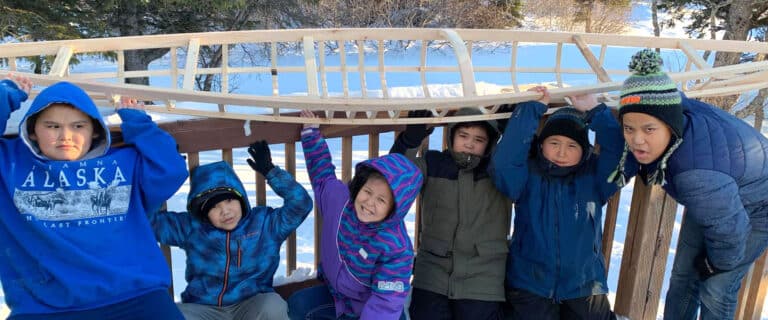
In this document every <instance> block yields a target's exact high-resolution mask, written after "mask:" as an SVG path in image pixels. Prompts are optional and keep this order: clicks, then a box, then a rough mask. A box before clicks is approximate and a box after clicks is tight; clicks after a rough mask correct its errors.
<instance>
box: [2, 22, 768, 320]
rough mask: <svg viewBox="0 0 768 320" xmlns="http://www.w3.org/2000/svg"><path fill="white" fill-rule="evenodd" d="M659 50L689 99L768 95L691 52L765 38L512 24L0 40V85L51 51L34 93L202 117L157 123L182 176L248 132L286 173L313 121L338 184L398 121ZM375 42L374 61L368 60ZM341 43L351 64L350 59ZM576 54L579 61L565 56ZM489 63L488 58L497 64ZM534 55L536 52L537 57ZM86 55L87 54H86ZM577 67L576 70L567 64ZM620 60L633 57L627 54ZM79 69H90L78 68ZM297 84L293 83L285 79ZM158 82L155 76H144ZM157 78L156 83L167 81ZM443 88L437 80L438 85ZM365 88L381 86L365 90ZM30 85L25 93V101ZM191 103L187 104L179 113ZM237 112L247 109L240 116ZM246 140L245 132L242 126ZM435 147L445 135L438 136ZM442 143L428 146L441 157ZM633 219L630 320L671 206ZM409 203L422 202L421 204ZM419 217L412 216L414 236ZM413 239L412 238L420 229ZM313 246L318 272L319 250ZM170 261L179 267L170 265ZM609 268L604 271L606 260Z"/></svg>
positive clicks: (620, 71) (598, 75)
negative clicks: (253, 50)
mask: <svg viewBox="0 0 768 320" xmlns="http://www.w3.org/2000/svg"><path fill="white" fill-rule="evenodd" d="M397 42H407V43H408V44H414V45H415V46H414V47H415V48H418V50H419V59H418V60H419V62H418V64H414V65H402V64H400V65H398V64H396V63H392V62H389V61H388V60H387V58H386V55H385V51H386V50H387V48H389V47H390V46H391V45H392V44H393V43H397ZM489 43H493V44H494V45H498V46H501V47H505V48H509V52H508V53H506V52H505V53H503V54H502V53H499V54H498V59H499V61H504V63H499V64H494V65H480V64H479V63H476V62H475V61H473V60H472V58H473V52H476V50H475V48H477V47H480V46H486V45H488V44H489ZM433 45H439V46H445V47H447V48H450V50H448V51H447V52H450V53H451V54H452V57H453V59H452V62H451V63H449V64H435V63H432V62H431V59H433V56H431V55H430V52H431V51H432V50H431V49H430V47H431V46H433ZM535 45H548V46H550V47H551V48H552V50H553V52H551V53H552V60H551V63H549V64H547V65H531V64H529V63H528V60H529V59H530V57H531V56H532V55H533V54H535V53H531V51H530V49H531V48H532V47H534V46H535ZM204 46H222V47H221V48H222V53H223V55H222V61H223V63H222V65H221V66H216V67H205V68H204V67H201V64H200V62H199V55H198V53H199V52H200V48H201V47H204ZM238 46H252V47H261V48H266V49H265V51H266V52H268V53H267V54H266V55H265V57H264V58H263V59H258V61H257V62H256V63H250V62H247V61H248V60H245V59H242V58H239V57H238V54H240V53H242V51H238ZM284 46H288V47H293V48H296V50H297V52H298V53H299V54H300V57H301V61H300V62H298V63H285V62H284V61H283V60H284V59H282V58H280V57H281V56H280V55H279V54H278V49H279V48H281V47H284ZM646 47H648V48H660V49H662V50H664V52H667V53H669V54H670V55H673V56H674V57H677V59H679V61H680V66H679V68H678V69H676V70H675V69H669V70H667V71H669V73H670V76H671V77H672V78H673V79H674V80H676V81H678V82H680V84H681V88H682V89H683V90H684V91H685V92H686V93H687V95H688V96H690V97H704V96H722V95H727V94H733V93H740V92H745V91H749V90H754V89H761V88H766V87H768V61H763V62H753V63H745V64H738V65H731V66H723V67H717V68H713V67H711V65H710V64H709V63H708V62H707V61H705V60H704V59H703V58H702V56H700V55H699V52H700V51H704V50H712V51H719V52H740V53H741V52H750V53H763V54H765V53H768V43H765V42H744V41H722V40H718V41H714V40H691V39H670V38H654V37H636V36H621V35H602V34H601V35H597V34H576V33H552V32H527V31H513V30H465V29H322V30H267V31H240V32H213V33H195V34H173V35H160V36H140V37H123V38H106V39H87V40H72V41H46V42H35V43H12V44H0V77H2V76H4V75H6V74H7V73H9V72H11V71H17V72H18V71H29V70H28V68H27V67H26V66H25V65H24V63H25V62H24V61H25V60H24V59H25V58H29V57H38V56H42V55H52V56H55V60H54V62H53V64H52V66H51V68H50V70H49V72H48V74H47V75H30V77H31V78H32V79H33V80H34V81H35V82H36V83H37V84H38V85H43V86H44V85H50V84H52V83H54V82H57V81H60V80H62V79H67V80H69V81H71V82H74V83H75V84H78V85H80V86H81V87H83V88H84V89H86V90H87V91H88V92H89V93H90V94H91V96H92V97H93V98H94V100H95V101H96V102H97V103H98V104H99V105H102V106H104V105H110V104H111V103H112V101H113V100H114V98H115V96H116V95H128V96H135V97H138V98H141V99H145V100H152V101H155V102H156V103H157V104H156V105H153V106H150V110H151V111H154V112H158V113H170V114H181V115H191V116H202V117H206V118H210V119H204V120H185V121H179V122H170V123H164V124H162V125H161V126H162V127H163V128H164V129H166V130H167V131H168V132H170V133H171V134H172V135H173V136H174V137H175V138H176V140H177V141H178V142H179V145H180V151H181V152H182V153H186V154H187V157H188V164H189V168H190V169H192V170H194V168H195V167H197V166H198V165H199V162H200V157H199V153H200V152H202V151H209V150H221V154H222V159H223V160H226V161H229V162H230V163H231V162H232V160H233V159H232V149H233V148H240V147H244V146H247V145H248V144H249V143H251V142H253V140H255V139H256V138H258V139H266V140H267V141H269V142H270V143H272V144H284V149H285V151H286V163H285V164H284V165H285V168H286V169H287V170H288V171H289V172H292V173H295V168H296V148H295V143H296V141H298V140H299V130H300V123H302V122H312V123H320V124H323V125H324V126H323V127H322V130H323V133H324V135H325V136H326V137H340V138H341V139H342V143H341V146H342V150H341V163H342V166H341V171H342V175H341V177H342V179H345V180H349V179H350V178H351V176H352V162H353V161H352V141H353V139H355V138H356V137H360V136H367V137H368V143H369V146H368V150H369V151H368V155H369V156H370V157H373V156H376V155H377V153H378V150H379V149H380V148H381V147H384V148H385V149H386V148H388V146H380V145H379V141H380V139H379V135H380V134H382V133H385V132H391V131H398V130H402V129H403V124H408V123H433V124H438V125H443V124H446V123H450V122H457V121H470V120H471V121H475V120H483V119H492V118H503V117H507V116H508V114H495V111H496V110H497V108H498V106H499V105H500V104H504V103H514V102H519V101H524V100H530V99H532V98H535V95H534V94H533V93H527V92H524V87H525V86H526V85H529V84H531V82H534V83H538V82H540V81H531V80H524V79H523V78H524V77H523V76H525V75H530V74H536V75H547V76H548V77H549V79H552V81H551V82H552V83H554V85H555V86H556V87H557V88H555V89H553V90H551V91H552V96H553V99H554V100H553V101H554V102H555V103H562V101H563V97H564V96H566V95H570V94H576V93H607V95H606V98H607V99H608V100H609V102H610V101H611V100H612V98H614V95H611V94H610V92H615V91H616V90H618V89H619V88H620V86H621V82H620V81H618V80H620V79H621V78H623V77H624V76H626V75H627V71H626V68H625V67H624V66H626V61H623V62H622V63H620V64H618V66H617V65H615V64H613V63H615V62H616V61H611V60H609V59H607V56H609V55H610V53H609V52H613V51H614V50H627V48H629V49H631V51H630V52H634V51H636V50H639V49H640V48H646ZM155 48H164V49H167V50H168V57H167V59H166V60H165V61H166V62H167V63H166V64H157V65H152V66H151V68H150V70H143V71H126V70H125V67H124V63H125V54H126V51H128V50H145V49H155ZM366 48H372V49H373V50H374V53H372V54H375V56H376V59H375V62H371V60H366V58H367V57H369V54H368V53H366V50H365V49H366ZM350 49H354V50H356V51H355V53H354V54H353V56H354V57H356V59H349V61H348V60H347V58H348V56H350V54H349V51H348V50H350ZM574 53H576V54H574ZM78 54H109V55H113V56H114V57H116V58H115V60H114V61H105V60H103V59H102V60H99V62H100V63H101V64H100V65H99V68H100V69H99V70H106V71H98V72H95V71H93V69H87V68H81V67H78V66H75V65H73V63H72V61H73V60H72V58H73V57H74V56H75V55H78ZM495 57H496V56H495ZM535 58H537V59H538V58H540V57H535ZM82 60H88V59H87V58H85V59H82ZM574 60H577V61H578V63H577V64H578V65H580V66H579V67H573V66H572V65H571V63H572V62H574ZM626 60H627V61H628V60H629V58H628V55H627V59H626ZM81 70H86V71H81ZM395 74H398V75H402V74H406V75H409V76H411V77H412V78H413V79H417V82H416V83H417V86H418V87H420V88H421V95H420V96H419V97H409V98H398V97H395V95H394V94H393V92H392V90H391V85H392V83H393V80H392V76H393V75H395ZM488 74H502V75H504V77H507V78H508V79H509V82H508V88H507V90H502V91H500V92H498V93H489V94H484V95H481V94H479V93H478V84H477V79H480V78H482V77H483V76H485V75H488ZM200 75H216V76H217V77H218V78H219V79H220V81H221V92H200V91H196V89H195V88H194V80H195V77H196V76H200ZM441 75H450V76H451V77H454V78H455V79H458V80H457V82H458V83H459V84H460V88H461V90H460V91H461V93H460V96H457V97H434V96H432V94H431V91H430V89H429V86H430V85H432V84H435V83H436V82H438V81H434V80H432V81H430V79H435V78H437V79H441ZM579 75H581V76H590V77H594V78H593V79H594V83H590V84H584V83H583V82H582V83H578V84H574V83H571V82H570V81H569V80H568V78H569V77H573V76H579ZM235 76H263V77H267V78H268V79H270V80H271V84H270V86H269V88H266V89H268V90H265V92H267V93H266V94H259V93H258V92H246V91H243V92H241V91H237V93H233V92H230V90H232V88H233V87H234V86H233V85H232V80H233V78H234V77H235ZM135 77H151V78H152V79H153V82H152V85H151V86H138V85H127V84H123V81H124V80H125V79H126V78H135ZM291 77H294V78H293V79H294V80H293V81H301V82H302V83H303V84H304V85H305V86H306V94H305V95H303V96H296V95H293V94H292V93H290V92H282V91H281V88H280V84H281V82H282V81H286V80H284V79H289V80H288V81H290V79H291ZM295 79H299V80H295ZM154 80H160V81H154ZM163 83H165V84H163ZM441 83H442V82H441ZM369 89H375V90H378V92H379V93H377V94H371V93H369V91H370V90H369ZM35 94H36V91H35V92H33V93H32V96H34V95H35ZM189 105H194V107H188V106H189ZM459 107H476V108H478V109H479V110H481V111H482V112H483V113H484V114H483V115H481V116H468V117H455V116H452V115H451V112H450V111H452V110H456V109H457V108H459ZM425 108H426V109H430V110H432V112H433V115H434V117H432V118H418V119H409V118H405V117H402V115H404V114H405V112H406V111H409V110H415V109H425ZM242 109H246V110H247V111H243V110H242ZM299 109H309V110H313V111H316V112H320V113H324V114H325V117H324V118H318V119H315V120H307V119H304V118H299V117H298V112H296V111H297V110H299ZM242 120H250V122H246V123H245V125H246V126H249V128H250V130H251V131H252V132H253V134H252V135H251V136H246V135H245V134H243V126H244V122H243V121H242ZM444 140H445V136H444ZM444 147H445V142H443V145H442V146H432V148H433V149H441V148H444ZM255 179H256V188H255V190H250V191H249V192H255V194H256V205H263V204H265V203H266V191H265V190H266V189H265V188H266V184H265V182H264V179H263V177H260V176H258V175H257V176H256V177H255ZM629 187H633V188H634V192H633V199H632V201H631V209H630V213H629V215H630V217H629V225H628V226H627V235H626V240H625V245H624V249H623V252H622V254H621V256H622V258H621V265H620V266H615V265H614V266H611V267H613V268H620V272H619V283H618V288H616V292H617V295H616V300H615V309H616V311H617V312H618V313H620V314H623V315H627V316H630V317H631V318H632V319H655V318H656V314H657V310H658V303H659V298H660V295H661V294H662V293H663V292H660V291H661V284H662V282H663V276H664V274H665V272H666V270H665V267H666V259H667V256H668V250H669V247H670V241H671V240H670V238H671V234H672V229H673V226H674V221H675V208H676V205H675V204H674V201H673V200H671V199H670V198H669V197H668V196H667V195H666V194H665V193H664V192H663V190H662V189H660V188H659V187H657V186H655V187H647V186H644V185H642V183H636V184H635V185H634V186H628V188H629ZM618 204H619V199H618V195H617V196H615V198H614V199H612V200H611V201H610V202H609V205H608V210H607V212H606V222H605V228H604V230H605V233H604V239H603V240H604V243H603V253H604V254H605V257H606V260H607V262H610V260H609V257H610V256H611V254H612V252H611V250H612V247H613V246H612V243H613V239H614V233H615V230H616V220H617V212H618ZM417 205H418V204H417ZM315 221H316V222H315V223H316V225H315V235H314V236H315V239H316V240H317V237H318V234H319V230H320V227H319V223H320V222H319V221H320V219H316V220H315ZM418 223H419V217H418V216H417V217H416V224H417V226H416V229H415V230H417V232H418ZM416 239H418V233H417V234H416ZM317 243H318V241H315V244H316V246H315V264H317V260H318V258H317V257H318V256H319V255H318V253H319V247H318V246H317ZM286 248H287V250H286V254H287V269H288V270H287V272H288V273H290V272H291V271H292V270H294V269H295V268H296V239H295V237H292V238H291V239H289V240H288V241H287V243H286ZM177 263H178V262H177ZM607 265H608V264H607ZM765 274H766V257H765V255H764V256H762V257H761V258H760V259H759V260H758V261H757V263H756V264H755V267H754V268H753V270H752V271H751V272H750V273H749V275H747V277H745V280H744V284H743V287H742V291H741V293H740V296H739V309H738V314H737V317H736V318H737V319H759V317H760V314H761V310H762V307H763V301H764V300H765V294H766V286H768V281H766V279H765Z"/></svg>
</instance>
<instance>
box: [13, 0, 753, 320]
mask: <svg viewBox="0 0 768 320" xmlns="http://www.w3.org/2000/svg"><path fill="white" fill-rule="evenodd" d="M632 19H633V25H632V30H631V32H630V34H635V35H652V29H651V22H650V10H649V9H648V3H647V2H643V1H638V2H636V4H635V6H634V7H633V12H632ZM660 19H661V17H660ZM678 25H680V24H678ZM678 28H679V29H673V30H665V32H664V33H663V34H662V35H663V36H666V37H685V35H684V33H683V31H682V29H681V27H678ZM552 47H553V46H538V47H537V46H533V48H530V50H531V51H530V52H532V53H531V54H530V55H529V56H523V58H522V59H521V60H523V61H525V63H531V64H534V65H535V64H536V62H537V59H540V61H543V63H549V62H551V61H554V60H553V56H554V50H553V48H552ZM475 49H476V50H475V51H474V52H473V53H472V57H473V61H475V63H476V64H483V65H494V64H495V63H497V62H496V60H502V59H498V54H505V57H508V52H504V49H495V50H492V51H491V50H483V48H475ZM571 49H573V51H568V49H567V48H566V51H565V54H564V56H565V57H567V56H568V54H572V55H574V56H576V55H578V56H580V53H578V50H576V49H575V48H571ZM635 51H636V50H635V49H627V50H618V51H614V52H611V51H609V55H608V56H607V58H606V60H607V61H609V66H607V68H610V69H625V68H626V64H627V62H628V61H629V57H630V56H631V55H632V54H633V53H634V52H635ZM349 54H350V55H352V56H354V57H356V55H357V53H356V52H353V51H350V52H349ZM392 55H393V57H391V58H392V59H395V60H398V59H399V60H401V61H402V62H403V63H409V64H412V65H413V64H418V59H419V50H415V49H412V50H408V51H405V52H395V53H392ZM368 58H369V59H371V60H372V63H373V64H375V63H376V62H375V60H376V59H377V57H376V56H375V55H374V56H371V57H368ZM443 58H444V59H455V58H454V57H453V56H450V55H448V56H444V57H443ZM667 58H669V57H667ZM286 59H296V60H297V64H298V63H303V58H301V57H298V56H296V57H286ZM430 59H433V57H430ZM435 59H440V57H439V56H438V57H435ZM565 60H566V61H564V64H566V65H564V67H568V66H567V64H568V63H569V62H568V61H567V59H565ZM574 60H583V59H580V58H579V59H574ZM670 60H675V59H670ZM414 61H415V62H414ZM573 63H583V62H573ZM447 64H450V63H447ZM578 67H583V66H581V65H579V66H578ZM669 67H672V68H674V66H669ZM527 76H528V77H529V78H521V77H519V79H520V80H521V81H522V82H540V83H546V82H550V81H553V80H554V79H551V78H546V77H543V76H540V75H527ZM476 78H477V80H478V82H479V83H478V94H481V95H482V94H493V93H497V92H499V91H500V90H501V88H503V87H505V86H507V85H509V81H510V80H509V77H508V75H492V74H491V75H478V76H477V77H476ZM441 80H443V79H441ZM563 80H564V81H565V82H566V83H571V84H574V83H585V84H586V83H595V82H596V80H595V79H594V77H593V76H583V75H582V76H579V77H575V76H574V77H573V78H570V79H569V78H564V79H563ZM270 81H271V79H249V80H248V81H247V82H246V81H245V80H244V81H243V83H248V86H252V87H253V88H271V84H270ZM429 81H430V83H443V84H439V85H432V86H430V93H431V96H433V97H438V96H443V97H449V96H458V95H461V88H460V86H459V85H458V83H459V81H458V77H455V78H451V77H450V76H448V77H446V78H445V79H444V80H443V81H435V80H434V79H432V80H429ZM353 82H354V81H350V84H352V83H353ZM292 83H294V84H295V83H299V85H293V86H292ZM303 85H304V84H303V83H302V82H301V81H286V82H285V83H280V90H281V93H282V94H289V93H296V94H303V93H304V92H306V88H305V87H303ZM369 85H375V84H373V83H371V84H369ZM388 86H389V89H390V94H391V96H394V97H398V96H399V97H413V96H423V92H422V90H421V87H420V86H419V83H418V79H415V80H414V79H409V78H408V77H406V76H404V77H402V78H397V77H395V78H389V79H388ZM369 89H370V90H371V91H369V92H368V95H369V96H375V95H377V94H379V95H380V94H381V93H380V91H377V90H376V88H375V87H369ZM254 90H258V89H254ZM22 112H23V111H22ZM22 112H16V113H14V114H13V115H12V119H11V120H10V122H9V126H8V127H9V128H8V129H9V131H15V130H16V125H17V124H18V120H19V119H20V117H21V115H22ZM153 117H154V118H155V119H156V120H158V121H167V120H170V119H171V118H170V117H168V116H165V115H154V116H153ZM108 119H109V121H111V122H114V121H117V120H118V119H117V117H116V116H115V115H111V116H109V117H108ZM765 127H766V126H764V128H765ZM765 130H766V129H764V132H763V134H766V135H768V131H765ZM441 138H442V132H441V131H440V129H438V130H436V131H435V132H434V133H433V134H432V135H431V137H430V145H431V146H432V149H435V148H437V146H440V145H441ZM257 139H258V137H253V140H254V141H255V140H257ZM392 142H393V135H392V133H388V134H383V135H382V136H381V138H380V146H381V150H380V151H379V153H380V154H386V153H387V152H388V149H389V147H390V146H391V145H392ZM328 143H329V146H330V149H331V151H332V152H333V153H334V154H333V156H334V162H335V164H336V166H337V168H338V169H339V171H338V172H337V174H338V175H340V174H341V172H340V168H341V163H340V161H341V156H340V151H341V141H340V139H329V140H328ZM367 143H368V141H367V137H365V136H361V137H356V138H355V139H354V141H353V150H354V151H353V165H354V164H355V163H357V162H359V161H362V160H364V159H366V158H367V154H368V151H367V150H368V147H367ZM271 150H272V158H273V160H274V162H275V164H276V165H277V166H280V167H285V165H284V164H285V153H284V150H283V145H281V144H279V145H272V146H271ZM296 150H297V152H298V154H297V156H296V157H297V159H298V161H296V179H297V181H299V182H300V183H301V184H302V185H303V186H304V187H305V188H306V189H307V190H309V191H310V192H311V186H310V184H309V178H308V176H307V173H306V168H305V163H304V161H303V159H304V157H303V155H302V154H301V145H300V144H298V143H297V144H296ZM246 157H247V152H246V151H245V149H235V150H233V158H234V168H235V170H236V171H237V173H238V175H239V176H240V178H241V179H242V180H243V183H244V184H245V186H246V188H247V189H248V190H249V191H250V194H249V197H250V200H251V203H255V195H254V194H253V190H254V186H255V179H254V175H253V172H252V171H251V168H250V167H249V166H248V165H247V163H246V162H245V159H246ZM220 159H221V155H220V152H204V153H201V154H200V163H201V164H205V163H209V162H213V161H218V160H220ZM631 185H632V183H630V185H629V186H628V187H625V188H623V189H622V191H621V192H622V195H621V203H620V207H619V214H618V220H617V223H616V234H615V239H614V242H613V250H612V255H611V257H610V260H611V262H610V266H611V268H610V270H609V274H608V286H609V288H610V290H611V292H610V293H609V298H610V299H611V300H612V301H613V299H614V298H615V290H616V288H617V283H618V274H619V269H620V266H621V254H622V252H623V249H624V238H625V235H626V228H627V224H628V212H629V206H630V200H631V198H632V189H631ZM188 192H189V184H188V181H187V183H185V184H184V185H183V186H182V187H181V189H180V190H179V191H178V192H177V193H176V195H175V196H174V197H173V198H171V199H170V200H169V201H168V208H169V210H172V211H184V210H185V207H186V198H187V194H188ZM267 204H268V205H269V206H273V207H278V206H282V199H280V198H279V197H277V196H276V195H275V194H274V193H273V192H271V190H268V193H267ZM681 212H682V210H678V216H677V219H676V223H675V228H674V232H673V237H672V248H670V250H669V256H668V259H667V276H666V277H665V280H664V286H663V288H662V297H661V299H662V301H661V303H660V306H659V311H662V310H663V302H664V301H663V299H664V293H666V290H667V281H668V276H669V270H671V267H672V261H673V258H674V254H675V248H674V246H675V244H676V243H677V233H678V231H679V229H680V221H681ZM315 218H316V217H315V216H314V214H313V213H310V215H309V217H307V219H306V221H305V222H304V223H303V224H302V225H301V226H300V227H299V228H298V229H297V264H298V267H299V268H300V270H299V271H298V272H296V273H294V275H293V276H292V277H291V278H290V279H286V278H285V270H286V265H285V263H286V260H285V247H284V246H283V248H282V249H281V258H282V261H281V265H280V268H279V269H278V271H277V274H276V278H275V284H280V283H285V282H292V281H297V280H301V279H304V278H307V277H311V276H313V275H314V271H313V270H312V268H313V267H314V255H313V251H314V220H315ZM406 221H407V225H408V228H409V234H410V235H411V237H413V231H414V214H413V210H412V211H411V213H410V214H409V215H408V216H407V217H406ZM172 257H173V281H174V289H175V297H176V300H177V301H179V300H180V294H181V292H182V291H183V290H184V289H185V287H186V281H185V280H184V268H185V265H184V264H185V255H184V252H183V251H181V250H179V249H176V248H174V249H172ZM1 298H2V293H0V299H1ZM1 307H2V310H0V317H3V318H4V317H5V316H7V312H8V310H7V308H5V305H4V304H3V305H2V306H1ZM659 318H660V316H659ZM762 318H763V319H768V312H765V311H764V312H763V315H762Z"/></svg>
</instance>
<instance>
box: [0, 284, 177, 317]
mask: <svg viewBox="0 0 768 320" xmlns="http://www.w3.org/2000/svg"><path fill="white" fill-rule="evenodd" d="M8 319H11V320H88V319H94V320H96V319H99V320H104V319H109V320H183V319H184V316H182V315H181V312H180V311H179V308H177V307H176V304H175V303H174V302H173V299H171V295H169V294H168V290H157V291H152V292H149V293H147V294H145V295H142V296H138V297H136V298H133V299H129V300H126V301H123V302H118V303H115V304H112V305H108V306H104V307H99V308H96V309H90V310H82V311H71V312H62V313H56V314H20V315H16V316H12V317H10V318H8Z"/></svg>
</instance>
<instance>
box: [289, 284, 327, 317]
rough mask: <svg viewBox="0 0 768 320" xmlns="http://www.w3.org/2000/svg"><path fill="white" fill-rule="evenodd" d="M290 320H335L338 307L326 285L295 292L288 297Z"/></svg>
mask: <svg viewBox="0 0 768 320" xmlns="http://www.w3.org/2000/svg"><path fill="white" fill-rule="evenodd" d="M288 318H290V319H291V320H333V319H336V307H334V306H333V297H332V296H331V292H330V291H328V287H327V286H325V285H322V286H314V287H309V288H305V289H301V290H299V291H296V292H294V293H293V294H292V295H291V296H290V297H288Z"/></svg>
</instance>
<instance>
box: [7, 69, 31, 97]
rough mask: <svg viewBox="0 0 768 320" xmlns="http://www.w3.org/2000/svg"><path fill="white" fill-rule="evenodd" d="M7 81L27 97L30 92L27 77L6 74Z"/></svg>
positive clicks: (29, 83)
mask: <svg viewBox="0 0 768 320" xmlns="http://www.w3.org/2000/svg"><path fill="white" fill-rule="evenodd" d="M6 79H8V80H11V81H13V82H14V83H15V84H16V86H17V87H19V89H20V90H21V91H23V92H24V93H26V94H27V95H29V93H30V92H31V91H32V85H33V83H32V80H31V79H29V77H27V76H23V75H20V74H13V73H11V74H8V77H7V78H6Z"/></svg>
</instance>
